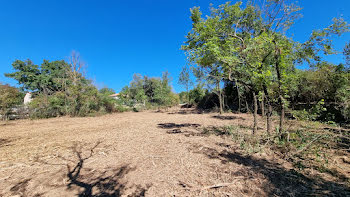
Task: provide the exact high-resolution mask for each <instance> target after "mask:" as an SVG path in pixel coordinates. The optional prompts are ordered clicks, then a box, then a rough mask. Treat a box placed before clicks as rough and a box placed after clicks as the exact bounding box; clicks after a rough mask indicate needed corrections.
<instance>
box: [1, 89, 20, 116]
mask: <svg viewBox="0 0 350 197" xmlns="http://www.w3.org/2000/svg"><path fill="white" fill-rule="evenodd" d="M22 99H23V96H22V94H21V93H20V91H19V90H18V89H17V88H15V87H11V86H9V85H2V84H0V115H1V117H2V119H7V118H8V115H9V114H10V112H11V109H12V108H13V107H15V106H16V105H20V104H21V103H22Z"/></svg>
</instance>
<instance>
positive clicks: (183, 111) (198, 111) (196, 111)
mask: <svg viewBox="0 0 350 197" xmlns="http://www.w3.org/2000/svg"><path fill="white" fill-rule="evenodd" d="M203 113H204V112H203V111H201V110H197V109H191V110H179V111H176V112H169V113H168V114H183V115H186V114H203Z"/></svg>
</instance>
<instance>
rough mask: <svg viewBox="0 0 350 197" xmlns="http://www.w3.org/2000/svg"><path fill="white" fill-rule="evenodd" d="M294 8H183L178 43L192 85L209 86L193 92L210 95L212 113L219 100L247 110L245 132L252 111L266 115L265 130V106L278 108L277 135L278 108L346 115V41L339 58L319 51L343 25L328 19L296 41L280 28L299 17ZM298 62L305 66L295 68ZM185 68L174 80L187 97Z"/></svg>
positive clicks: (282, 3) (326, 116) (316, 115)
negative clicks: (184, 25) (182, 36)
mask: <svg viewBox="0 0 350 197" xmlns="http://www.w3.org/2000/svg"><path fill="white" fill-rule="evenodd" d="M300 10H301V8H300V7H299V6H298V5H297V4H295V3H293V1H289V0H279V1H265V4H263V5H261V4H254V3H253V2H251V1H248V2H245V3H243V2H236V3H234V4H231V3H230V2H227V3H225V4H223V5H220V6H219V7H218V8H214V7H211V8H210V15H208V16H206V17H203V16H202V12H201V11H200V9H199V8H198V7H195V8H193V9H191V20H192V29H191V31H189V32H188V34H187V36H186V42H185V44H184V45H183V46H182V49H183V50H184V51H185V53H186V55H187V57H188V60H189V62H190V63H191V64H193V65H194V66H192V68H191V70H192V71H193V75H194V76H195V77H196V79H197V86H196V88H194V90H195V89H197V88H198V87H201V86H202V87H203V84H209V87H211V90H212V91H210V94H207V95H208V96H203V95H201V94H199V96H200V97H201V98H202V99H200V100H201V101H202V102H203V99H204V101H207V100H208V97H212V98H215V100H216V101H218V102H217V105H216V106H217V107H218V108H219V111H220V113H222V112H223V110H224V108H226V109H235V110H238V111H242V108H245V109H243V110H245V111H251V112H252V114H253V115H254V124H253V125H254V126H253V133H256V131H257V114H258V112H259V111H260V113H261V114H262V115H264V116H266V125H267V133H271V131H272V122H271V121H272V120H271V119H272V118H271V117H272V114H273V113H274V112H277V113H278V115H279V118H280V119H279V124H278V126H277V127H276V128H275V129H276V130H278V131H279V133H280V134H281V136H282V135H284V134H287V135H288V133H285V132H286V130H285V128H284V122H285V116H286V115H288V116H294V117H297V118H304V119H310V120H324V121H337V122H342V121H343V122H344V121H349V111H350V109H349V101H350V93H349V92H350V91H349V90H350V83H349V82H350V77H349V72H350V71H349V58H350V56H349V43H348V44H346V46H345V48H344V52H343V53H344V56H345V57H346V58H345V59H346V60H345V62H344V63H343V64H339V65H334V64H332V63H329V62H327V61H325V60H324V57H325V56H326V55H330V54H337V53H339V52H338V51H336V50H335V49H334V46H333V40H332V39H333V37H334V36H341V35H343V34H344V33H347V32H349V25H348V23H347V22H346V21H344V20H343V19H342V18H334V19H333V23H332V24H330V25H329V26H328V27H325V28H324V29H320V30H314V31H313V32H311V36H310V37H309V39H308V40H307V41H305V42H298V41H295V40H293V38H292V37H289V36H287V30H288V29H290V28H291V27H292V25H293V24H294V23H295V21H296V20H297V19H299V18H300V17H301V15H300ZM306 33H308V32H306ZM298 65H307V66H308V67H309V68H310V69H308V70H300V69H297V66H298ZM189 70H190V69H188V68H184V69H183V70H182V72H181V74H180V81H179V83H180V84H181V85H183V86H184V87H186V89H187V92H186V93H185V95H187V97H188V98H187V100H188V101H189V102H190V100H191V99H190V98H189V97H190V96H191V91H189V90H188V86H189V85H190V84H191V82H190V77H189ZM197 92H198V91H197ZM202 92H203V91H202ZM213 93H214V95H216V96H215V97H213ZM182 94H184V93H182ZM213 102H215V101H212V103H213ZM230 102H231V103H230ZM199 103H201V102H199ZM259 103H260V104H259Z"/></svg>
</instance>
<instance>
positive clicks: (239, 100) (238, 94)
mask: <svg viewBox="0 0 350 197" xmlns="http://www.w3.org/2000/svg"><path fill="white" fill-rule="evenodd" d="M235 84H236V89H237V97H238V112H241V98H240V93H239V87H238V83H237V79H236V80H235Z"/></svg>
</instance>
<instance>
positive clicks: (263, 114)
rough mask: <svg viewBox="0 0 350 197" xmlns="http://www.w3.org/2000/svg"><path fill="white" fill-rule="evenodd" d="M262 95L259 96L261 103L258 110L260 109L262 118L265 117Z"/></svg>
mask: <svg viewBox="0 0 350 197" xmlns="http://www.w3.org/2000/svg"><path fill="white" fill-rule="evenodd" d="M264 97H265V96H264V93H262V96H261V102H260V108H261V116H262V117H264V116H265V103H264Z"/></svg>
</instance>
